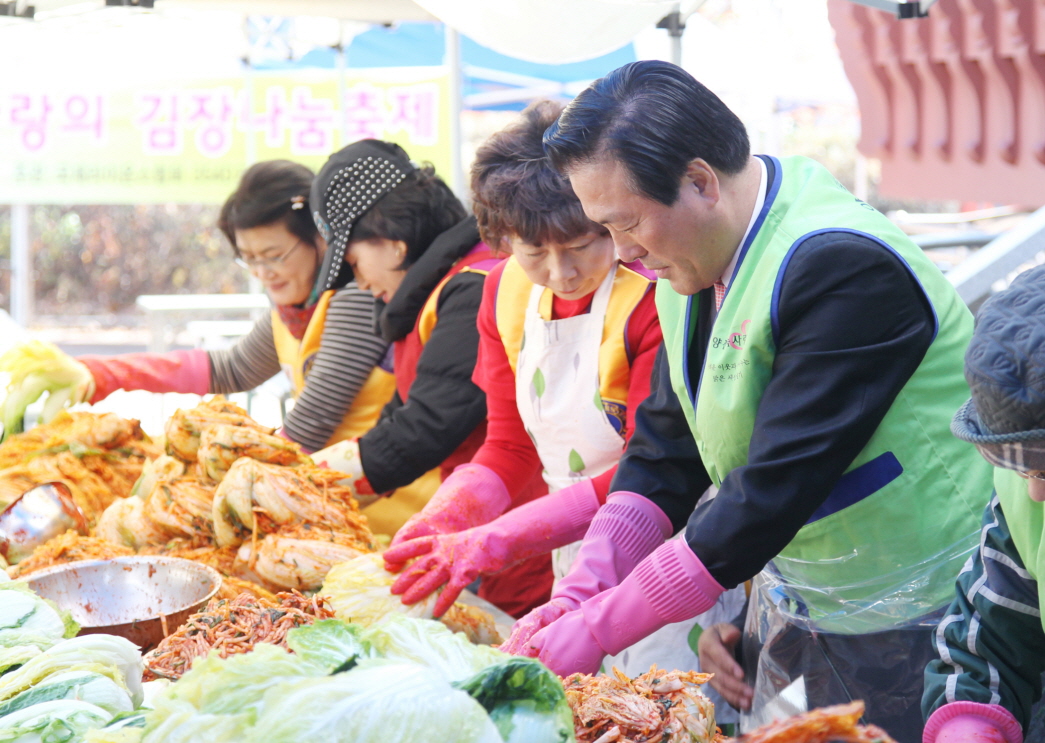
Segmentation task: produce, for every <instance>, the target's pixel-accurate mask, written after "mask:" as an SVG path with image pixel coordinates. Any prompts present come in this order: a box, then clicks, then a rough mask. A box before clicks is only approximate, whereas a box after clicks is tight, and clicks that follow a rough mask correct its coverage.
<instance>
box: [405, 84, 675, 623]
mask: <svg viewBox="0 0 1045 743" xmlns="http://www.w3.org/2000/svg"><path fill="white" fill-rule="evenodd" d="M560 111H561V106H559V105H558V104H555V103H552V102H550V101H544V102H540V103H537V104H534V105H533V106H530V107H529V108H528V109H527V110H526V111H524V112H523V115H522V118H521V120H520V121H519V122H518V123H516V124H514V125H513V126H510V127H508V128H507V129H505V130H503V131H501V132H499V133H498V134H495V135H494V136H493V137H491V138H490V139H489V140H488V141H487V142H486V143H485V144H484V145H483V146H482V147H481V148H480V149H479V151H478V152H477V154H476V161H475V164H474V165H473V166H472V190H473V193H474V199H475V213H476V216H477V218H478V221H479V229H480V231H481V234H482V237H483V239H484V241H485V242H486V243H487V244H488V245H491V246H499V247H500V248H501V249H502V250H503V251H504V252H510V253H511V258H509V259H508V260H507V261H505V262H503V263H501V264H499V265H498V266H497V267H495V268H494V269H493V270H492V271H491V272H490V274H489V276H488V277H487V279H486V282H485V285H484V290H483V300H482V305H481V306H480V309H479V316H478V326H479V336H480V344H479V357H478V363H477V365H476V370H475V374H474V376H473V379H474V381H475V383H476V384H477V385H479V387H481V388H482V389H483V390H484V391H485V392H486V400H487V435H486V440H485V442H484V444H483V445H482V447H481V448H480V449H479V451H478V452H477V453H476V454H475V455H474V456H473V457H472V460H471V462H470V463H469V464H466V465H462V466H461V467H459V468H458V469H457V470H456V471H455V472H454V473H453V474H452V475H451V476H450V477H448V478H447V479H446V480H445V481H444V483H443V484H442V486H441V487H440V489H439V490H438V491H437V492H436V494H435V495H434V496H433V498H432V500H431V501H430V502H429V503H428V505H426V506H425V508H424V510H423V511H421V512H420V513H418V514H416V515H415V516H413V517H412V518H411V519H410V520H409V521H408V522H407V524H406V525H405V526H404V527H403V528H402V529H400V531H399V532H398V534H397V535H396V538H395V540H394V541H393V544H392V548H391V549H389V550H388V551H387V552H386V553H385V562H386V565H387V566H388V567H389V569H390V570H401V569H402V568H403V566H404V564H405V563H406V562H407V561H408V560H411V559H412V558H419V559H417V560H415V561H414V562H413V563H411V565H410V567H409V569H408V570H407V571H405V572H404V573H403V574H402V575H401V576H400V577H399V579H398V580H397V581H396V583H395V585H394V586H393V589H392V590H393V593H397V594H402V596H403V601H404V603H413V602H416V601H419V600H420V599H422V598H424V597H425V596H427V595H428V594H430V593H431V592H432V591H434V590H436V589H437V588H439V587H440V586H443V585H445V588H444V590H443V593H442V594H441V596H440V598H439V601H438V603H437V605H436V609H435V613H436V615H437V616H438V615H441V614H442V613H443V612H444V611H445V610H446V609H448V608H449V607H450V605H451V604H452V603H453V601H454V599H455V598H456V597H457V596H458V595H459V593H460V592H461V590H462V589H463V588H464V587H465V586H467V585H468V584H470V583H472V582H473V581H474V580H475V579H476V578H477V577H479V576H480V575H490V574H496V573H499V572H501V571H503V570H504V569H505V568H507V567H509V566H513V565H516V566H518V564H519V563H520V562H521V561H523V560H529V565H530V569H529V570H527V571H524V574H523V575H520V576H519V577H520V579H521V580H519V581H517V582H516V583H515V585H513V592H514V594H515V595H514V597H513V601H512V604H513V605H512V606H505V605H504V603H503V601H502V602H496V601H495V603H500V605H501V606H502V608H505V609H506V610H507V611H509V612H510V613H515V614H518V613H521V612H522V611H523V608H522V607H523V606H525V605H532V604H533V603H535V602H539V601H540V599H541V597H542V596H547V594H548V591H549V590H550V588H551V585H550V575H549V574H548V571H547V560H548V557H547V555H548V554H549V553H551V560H552V565H553V570H554V575H555V577H556V578H559V577H562V576H563V575H565V574H566V572H567V571H568V569H569V566H570V563H571V562H572V560H573V557H574V555H575V553H576V545H575V544H574V543H578V540H580V539H581V537H583V536H584V533H585V531H586V530H587V528H588V524H589V523H590V522H591V519H592V517H593V516H594V515H595V512H596V511H597V510H598V508H599V507H600V506H601V505H602V504H603V503H604V502H605V500H606V496H607V494H608V493H609V485H610V480H611V479H612V478H613V475H614V473H615V472H616V469H617V462H618V460H619V459H620V456H621V454H622V453H623V451H624V446H625V444H626V443H627V440H628V437H629V436H630V434H631V431H632V429H633V427H634V426H633V424H634V415H635V410H636V409H637V408H638V405H639V403H640V402H641V401H642V400H643V399H645V398H646V396H647V395H648V394H649V384H650V376H651V372H652V369H653V361H654V357H655V355H656V352H657V349H658V348H659V346H660V342H661V332H660V325H659V323H658V320H657V310H656V306H655V304H654V292H653V288H654V286H655V283H654V280H653V279H652V278H651V277H649V276H648V275H647V274H646V273H645V270H644V269H643V268H642V267H641V266H640V265H638V264H623V263H621V262H620V261H619V260H618V259H617V256H616V252H615V250H614V246H613V241H612V239H611V238H610V236H609V233H608V232H607V231H606V230H605V228H603V227H602V226H601V225H598V224H595V223H594V222H592V221H590V220H589V219H588V218H587V217H586V216H585V215H584V212H583V210H582V208H581V205H580V202H579V201H578V200H577V197H576V196H575V195H574V194H573V190H572V189H571V188H570V185H569V181H568V180H566V179H565V178H564V177H563V176H561V175H559V174H558V173H556V172H555V171H554V169H553V168H552V167H551V164H550V163H549V162H548V161H547V159H546V158H545V156H544V153H543V151H542V149H541V137H542V135H543V134H544V131H545V129H547V128H548V126H549V125H550V124H551V123H552V122H553V121H555V119H556V117H557V116H558V115H559V112H560ZM537 473H540V474H542V475H543V477H544V480H545V482H546V483H547V485H548V490H549V495H547V496H544V497H539V498H536V499H532V495H530V494H532V492H533V491H532V488H530V489H527V488H526V485H527V484H528V483H529V482H530V481H531V480H532V479H533V477H534V475H535V474H537ZM528 498H531V499H530V502H528V503H527V502H525V501H526V500H527V499H528ZM578 544H579V543H578ZM540 565H543V566H544V568H545V569H544V573H543V576H542V575H541V572H540V570H539V566H540ZM512 569H514V570H518V567H515V568H512ZM524 576H525V577H524ZM499 577H500V576H499ZM501 582H503V581H501Z"/></svg>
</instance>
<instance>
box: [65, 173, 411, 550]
mask: <svg viewBox="0 0 1045 743" xmlns="http://www.w3.org/2000/svg"><path fill="white" fill-rule="evenodd" d="M312 181H313V173H312V171H311V170H309V169H308V168H306V167H305V166H303V165H300V164H298V163H294V162H290V161H288V160H270V161H266V162H260V163H257V164H256V165H253V166H251V167H250V168H249V169H248V170H247V171H246V172H245V173H244V174H243V176H242V178H241V180H240V183H239V186H238V187H237V188H236V190H235V191H234V192H233V193H232V195H230V196H229V197H228V199H227V200H226V201H225V204H224V205H223V206H222V208H221V212H220V215H219V217H218V227H219V228H220V229H221V231H222V232H223V233H224V234H225V237H226V238H228V241H229V244H230V245H231V246H232V250H233V252H234V253H235V255H236V262H237V263H239V264H240V265H242V266H243V267H244V268H246V269H248V270H249V271H250V272H251V273H252V274H253V275H254V276H256V277H257V278H258V280H259V281H261V284H262V286H263V287H264V288H265V293H266V294H268V297H269V299H270V300H271V301H272V305H273V308H272V312H271V313H269V314H268V315H265V316H264V317H262V318H261V319H259V320H258V321H257V323H256V324H255V325H254V327H253V329H252V330H251V331H250V333H248V334H247V335H246V336H244V337H243V338H241V339H240V340H239V341H238V342H237V343H236V344H235V345H233V346H232V347H231V348H228V349H225V350H217V351H204V350H201V349H192V350H177V351H169V352H166V353H131V354H122V355H119V356H81V357H79V358H78V360H79V361H80V362H81V363H82V364H84V365H85V366H86V367H87V369H88V370H89V371H90V374H91V377H93V380H94V389H93V393H89V394H88V401H89V402H91V403H96V402H98V401H100V400H103V399H105V398H106V397H108V396H109V395H110V394H111V393H112V392H114V391H116V390H118V389H124V390H148V391H150V392H181V393H195V394H199V395H203V394H207V393H223V394H224V393H231V392H242V391H245V390H250V389H253V388H255V387H257V386H258V385H259V384H261V383H262V382H264V381H265V380H266V379H268V378H270V377H272V376H273V375H275V374H277V373H279V372H280V370H283V371H285V372H286V373H287V375H288V376H289V377H290V378H291V381H292V382H293V387H294V395H295V397H296V402H295V405H294V407H293V408H292V409H291V411H290V412H289V413H288V414H287V417H286V419H285V420H284V422H283V428H282V430H281V433H282V435H284V436H285V437H286V438H288V439H291V440H293V441H296V442H297V443H299V444H301V445H302V447H303V448H304V449H305V450H306V451H314V450H316V449H321V448H323V447H325V446H328V445H330V444H332V443H334V442H337V441H341V440H343V439H348V438H354V437H358V436H361V435H362V434H364V433H366V432H367V431H369V430H370V429H371V428H372V427H373V425H374V423H375V422H376V421H377V419H378V416H379V415H380V413H381V409H382V408H383V407H384V405H385V403H387V402H388V401H389V400H390V399H391V398H392V395H393V394H394V392H395V380H394V378H393V376H392V374H391V370H390V369H388V370H386V369H385V368H382V363H383V360H384V359H385V357H386V356H387V352H388V346H389V344H388V343H387V342H386V341H384V340H383V339H381V338H380V337H378V336H376V335H375V334H374V331H373V314H374V298H373V297H372V296H371V294H370V293H369V292H366V291H362V290H361V289H359V287H358V286H357V285H356V284H355V283H354V282H351V283H348V282H346V283H345V285H343V286H340V287H338V288H336V289H330V288H327V286H326V277H325V276H321V274H320V268H321V265H322V263H323V256H324V253H325V252H326V250H327V245H326V241H325V240H324V239H323V237H322V236H321V235H320V234H319V232H318V230H317V229H316V225H315V223H314V222H313V220H312V210H311V209H310V208H309V203H308V199H309V192H310V189H311V187H312ZM371 522H372V526H373V527H374V528H375V530H376V531H378V532H381V531H384V532H386V533H391V532H392V531H394V530H395V528H396V527H397V526H398V524H396V523H383V522H382V519H380V518H378V519H377V520H376V521H375V519H374V516H373V515H371Z"/></svg>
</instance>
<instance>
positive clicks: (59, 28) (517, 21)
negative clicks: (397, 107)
mask: <svg viewBox="0 0 1045 743" xmlns="http://www.w3.org/2000/svg"><path fill="white" fill-rule="evenodd" d="M701 1H702V0H688V1H687V2H686V3H684V5H685V6H687V7H688V9H689V11H690V12H691V11H692V9H694V8H695V7H697V6H699V4H700V3H701ZM30 8H31V9H30ZM678 8H679V3H678V2H676V0H568V1H567V2H562V0H293V1H289V0H13V1H11V0H9V1H7V2H4V1H3V0H0V64H2V65H3V67H4V68H5V69H8V70H17V71H18V74H19V78H20V80H22V81H23V82H25V83H26V84H30V85H31V84H32V83H33V80H34V79H39V80H41V81H42V80H44V79H46V78H48V77H51V79H53V75H54V74H55V71H56V68H60V71H61V75H62V76H63V79H65V80H67V81H75V80H77V79H82V80H91V79H95V80H96V79H99V76H101V77H103V78H110V77H115V76H118V77H119V78H120V79H121V80H122V81H124V82H131V81H135V80H142V81H146V80H148V79H150V77H152V76H155V75H156V74H157V71H156V68H155V67H154V66H152V65H153V63H156V64H165V65H176V66H177V68H178V69H179V71H180V72H182V73H191V72H192V71H194V70H205V71H206V72H207V73H209V74H215V73H217V72H220V71H222V70H227V71H228V72H229V73H230V74H232V75H235V74H236V73H237V72H238V71H239V70H238V65H239V62H238V60H240V59H250V55H251V49H250V48H249V45H248V44H247V41H246V36H245V34H244V33H243V28H244V25H245V24H244V19H245V17H246V16H247V15H248V14H249V15H252V16H258V15H273V16H294V17H295V18H296V19H299V20H301V21H306V22H303V23H298V24H297V25H298V27H299V28H301V29H307V33H308V34H309V36H311V37H312V38H311V39H310V40H311V41H312V42H313V43H314V44H324V45H328V46H334V47H343V46H344V45H345V44H346V43H347V41H349V40H350V39H351V38H352V36H354V35H355V34H356V33H358V32H360V31H361V30H362V29H364V28H365V27H366V25H365V24H373V23H395V22H398V21H442V22H444V23H445V24H446V28H447V44H446V51H447V59H446V63H447V65H448V67H449V68H450V79H451V85H452V86H453V87H452V89H451V101H452V102H453V105H454V106H455V108H456V110H455V111H453V112H452V113H451V122H452V128H451V149H452V151H453V152H459V149H460V141H461V135H460V123H459V121H460V116H459V113H460V106H461V91H460V80H461V64H460V45H459V38H458V33H459V32H461V33H466V34H467V35H468V36H470V37H471V38H472V39H474V40H475V41H477V42H478V43H479V44H482V45H483V46H487V47H489V48H491V49H493V50H495V51H497V52H500V53H502V54H506V55H508V56H513V57H517V58H520V59H524V60H527V61H533V62H542V63H550V64H560V63H565V62H571V61H577V60H581V59H588V58H592V57H596V56H599V55H601V54H604V53H607V52H609V51H612V50H614V49H617V48H619V47H621V46H623V45H624V44H627V43H628V42H630V41H631V40H632V39H633V38H634V37H635V35H636V34H638V33H639V32H640V31H642V30H644V29H646V28H649V27H651V26H653V25H654V24H655V23H656V22H657V21H658V20H659V19H661V18H663V17H664V16H666V15H667V14H669V13H671V12H672V11H676V10H678ZM160 25H162V26H163V27H165V28H168V29H176V28H178V27H180V28H181V30H182V31H183V33H171V34H169V35H167V36H166V37H164V36H163V35H161V34H157V33H156V29H157V27H158V26H160ZM186 38H189V39H191V45H188V46H187V45H186V42H185V40H186ZM165 39H166V40H165ZM230 44H231V45H237V44H238V45H240V49H238V50H237V53H236V54H233V55H230V54H229V45H230ZM219 49H223V53H222V54H217V53H215V52H216V50H219ZM145 60H149V63H148V64H146V63H145ZM459 161H460V157H455V158H454V159H453V162H454V163H455V165H456V167H455V170H456V172H454V173H452V174H450V176H451V177H450V180H451V181H452V182H453V183H454V185H455V187H456V188H457V189H458V190H460V189H462V188H463V180H464V179H463V173H462V172H461V171H460V164H459ZM28 223H29V218H28V207H27V205H25V204H15V205H13V206H12V217H11V268H12V276H11V295H12V297H11V314H12V316H13V317H14V318H15V320H16V321H18V322H20V323H22V324H26V323H28V321H29V319H30V315H31V305H32V292H31V280H30V276H31V272H32V268H31V260H30V253H29V236H28Z"/></svg>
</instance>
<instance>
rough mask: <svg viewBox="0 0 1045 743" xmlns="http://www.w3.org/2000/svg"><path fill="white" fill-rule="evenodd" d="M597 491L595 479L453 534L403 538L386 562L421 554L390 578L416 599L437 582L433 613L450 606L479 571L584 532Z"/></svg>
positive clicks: (410, 600)
mask: <svg viewBox="0 0 1045 743" xmlns="http://www.w3.org/2000/svg"><path fill="white" fill-rule="evenodd" d="M598 510H599V497H598V496H597V495H596V494H595V486H594V484H592V481H591V480H582V481H581V482H579V483H577V484H575V485H571V486H570V487H568V488H563V489H562V490H559V491H557V492H555V493H552V494H551V495H546V496H544V497H543V498H538V499H537V500H533V501H530V502H529V503H525V504H523V505H521V506H519V507H518V508H516V509H513V510H511V511H509V512H508V513H506V514H504V515H503V516H499V517H498V518H496V519H494V520H493V521H491V522H490V523H489V524H483V525H482V526H475V527H472V528H471V529H465V530H464V531H459V532H455V533H453V534H433V535H430V536H427V537H420V538H418V539H412V540H410V541H409V542H402V543H400V544H398V545H397V546H395V547H392V548H391V549H389V550H388V551H387V552H385V555H384V557H385V562H386V563H387V564H390V565H392V566H393V567H399V566H401V565H402V564H403V563H405V562H406V561H407V560H410V559H411V558H414V557H417V558H418V559H417V560H416V561H415V562H413V563H411V564H410V567H408V568H407V569H406V570H404V571H403V574H402V575H400V576H399V578H397V579H396V582H395V583H393V584H392V593H394V594H396V595H400V594H401V595H402V596H403V603H404V604H414V603H417V602H418V601H420V600H421V599H423V598H424V597H425V596H427V595H428V594H430V593H431V592H432V591H434V590H436V589H437V588H439V586H441V585H443V584H446V588H444V589H443V592H442V593H441V594H440V595H439V600H438V601H437V602H436V604H435V616H437V617H440V616H442V615H443V613H444V612H445V611H446V610H447V609H449V608H450V607H451V606H452V605H453V603H454V601H456V600H457V597H458V596H459V595H461V591H463V590H464V588H465V587H466V586H468V584H470V583H471V582H472V581H474V580H475V579H476V578H478V577H479V575H480V574H481V573H497V572H500V571H501V570H504V569H505V568H506V567H508V566H509V565H512V564H514V563H516V562H519V561H520V560H525V559H526V558H528V557H533V556H534V555H540V554H543V553H545V552H550V551H551V550H553V549H555V548H557V547H564V546H566V545H567V544H570V543H571V542H576V541H577V540H578V539H580V538H581V537H583V536H584V532H585V531H587V529H588V525H589V524H590V523H591V520H592V517H593V516H595V512H596V511H598Z"/></svg>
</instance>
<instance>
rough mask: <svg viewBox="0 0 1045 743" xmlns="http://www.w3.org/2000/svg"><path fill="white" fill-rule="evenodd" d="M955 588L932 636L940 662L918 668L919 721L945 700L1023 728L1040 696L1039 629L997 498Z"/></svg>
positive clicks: (1033, 593) (1028, 583)
mask: <svg viewBox="0 0 1045 743" xmlns="http://www.w3.org/2000/svg"><path fill="white" fill-rule="evenodd" d="M955 588H956V593H957V595H956V596H955V600H954V603H952V604H951V607H950V609H949V610H948V612H947V614H946V615H945V616H944V617H943V618H942V619H941V620H940V624H939V626H938V627H937V629H936V632H935V634H934V636H933V641H934V643H935V645H936V652H937V654H938V655H939V658H938V659H936V660H933V661H931V662H930V663H929V665H928V666H927V667H926V669H925V693H924V695H923V697H922V712H923V714H924V716H925V718H926V719H928V718H929V716H930V715H931V714H932V713H933V712H934V711H935V710H936V709H937V708H938V707H941V706H943V705H944V704H948V703H950V702H959V701H964V702H980V703H981V704H1000V705H1001V706H1003V707H1004V708H1005V709H1007V710H1009V711H1010V712H1011V713H1012V714H1013V715H1014V716H1015V717H1016V719H1017V720H1019V721H1020V724H1021V725H1022V726H1023V728H1024V729H1026V728H1027V726H1028V724H1029V722H1030V716H1031V707H1032V706H1033V704H1034V703H1035V702H1036V701H1037V700H1038V699H1039V698H1040V697H1041V691H1042V686H1041V674H1042V672H1043V671H1045V630H1043V629H1042V624H1041V610H1040V608H1039V603H1038V584H1037V581H1035V580H1034V578H1033V577H1032V576H1031V574H1030V573H1029V572H1028V571H1027V569H1026V567H1025V566H1024V564H1023V560H1022V559H1021V557H1020V555H1019V552H1017V550H1016V546H1015V544H1013V541H1012V537H1011V536H1010V533H1009V527H1008V524H1007V523H1006V521H1005V514H1004V513H1002V510H1001V504H1000V503H999V501H998V497H997V495H995V496H994V498H993V499H992V500H991V503H990V505H989V506H987V510H986V512H985V513H984V518H983V529H982V531H981V535H980V549H979V550H978V551H977V552H976V553H974V554H973V556H972V557H970V558H969V561H968V562H967V563H966V564H965V567H963V568H962V571H961V573H960V574H959V575H958V580H957V583H956V586H955Z"/></svg>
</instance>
